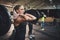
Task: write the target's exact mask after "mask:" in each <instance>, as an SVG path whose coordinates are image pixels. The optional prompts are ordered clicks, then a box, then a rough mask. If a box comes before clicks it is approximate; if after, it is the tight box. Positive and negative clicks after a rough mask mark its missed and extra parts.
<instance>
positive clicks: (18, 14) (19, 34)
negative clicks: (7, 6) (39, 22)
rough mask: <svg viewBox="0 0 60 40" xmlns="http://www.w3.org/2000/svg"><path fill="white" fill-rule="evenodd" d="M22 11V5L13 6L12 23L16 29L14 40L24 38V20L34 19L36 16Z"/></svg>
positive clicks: (23, 39)
mask: <svg viewBox="0 0 60 40" xmlns="http://www.w3.org/2000/svg"><path fill="white" fill-rule="evenodd" d="M24 12H25V9H24V6H22V5H16V6H15V7H14V25H15V29H16V35H15V39H14V40H25V33H26V21H31V20H35V19H36V17H34V16H33V15H30V14H24Z"/></svg>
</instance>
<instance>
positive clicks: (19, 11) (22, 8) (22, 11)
mask: <svg viewBox="0 0 60 40" xmlns="http://www.w3.org/2000/svg"><path fill="white" fill-rule="evenodd" d="M24 12H25V9H24V6H20V7H19V9H18V13H19V14H23V13H24Z"/></svg>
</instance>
